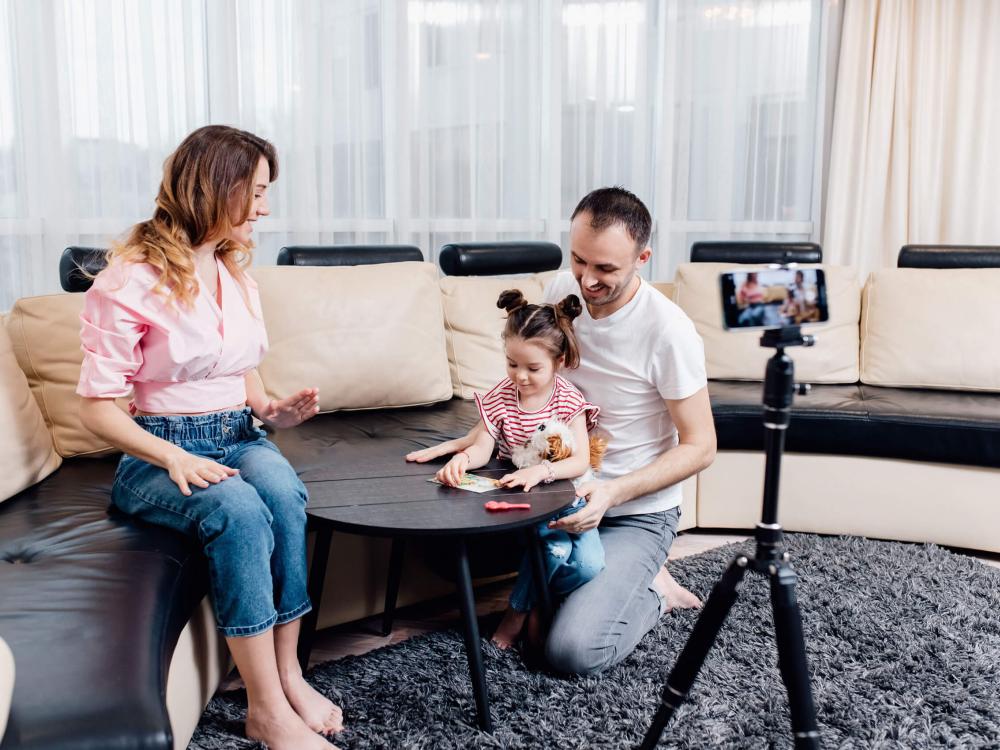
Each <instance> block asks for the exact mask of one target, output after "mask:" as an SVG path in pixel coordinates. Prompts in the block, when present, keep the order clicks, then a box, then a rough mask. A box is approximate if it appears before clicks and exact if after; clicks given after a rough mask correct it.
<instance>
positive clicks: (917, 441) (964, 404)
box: [708, 380, 1000, 467]
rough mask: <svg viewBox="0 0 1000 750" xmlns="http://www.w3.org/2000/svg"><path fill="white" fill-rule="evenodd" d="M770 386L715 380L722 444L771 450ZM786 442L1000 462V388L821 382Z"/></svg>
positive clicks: (812, 449) (797, 447) (858, 452)
mask: <svg viewBox="0 0 1000 750" xmlns="http://www.w3.org/2000/svg"><path fill="white" fill-rule="evenodd" d="M762 388H763V386H762V384H761V383H751V382H737V381H725V380H716V381H711V382H710V383H709V386H708V389H709V396H710V398H711V401H712V414H713V415H714V417H715V429H716V434H717V436H718V441H719V448H720V449H729V450H763V449H764V427H763V421H762V413H761V412H762V406H761V400H762V395H763V394H762ZM785 449H786V450H788V451H792V452H801V453H827V454H842V455H852V456H872V457H879V458H898V459H911V460H915V461H934V462H939V463H951V464H963V465H967V466H989V467H997V466H1000V394H994V393H970V392H965V391H961V392H960V391H944V390H932V389H918V388H886V387H882V386H871V385H863V384H860V383H858V384H850V385H817V386H814V387H813V388H812V390H811V392H810V393H809V394H808V395H805V396H798V395H797V396H795V399H794V401H793V404H792V419H791V423H790V424H789V426H788V433H787V435H786V437H785Z"/></svg>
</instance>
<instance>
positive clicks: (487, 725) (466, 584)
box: [456, 539, 493, 732]
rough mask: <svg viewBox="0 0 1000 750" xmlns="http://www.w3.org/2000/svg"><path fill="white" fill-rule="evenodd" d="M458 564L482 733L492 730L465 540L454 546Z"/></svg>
mask: <svg viewBox="0 0 1000 750" xmlns="http://www.w3.org/2000/svg"><path fill="white" fill-rule="evenodd" d="M456 548H457V554H456V558H457V562H458V601H459V605H460V606H461V609H462V621H463V624H464V625H465V653H466V655H467V656H468V658H469V674H470V676H471V678H472V694H473V696H474V697H475V699H476V714H477V716H478V718H479V728H480V729H482V730H483V731H484V732H492V731H493V720H492V719H491V718H490V698H489V694H488V693H487V691H486V671H485V669H484V667H483V650H482V646H481V645H480V644H479V624H478V622H477V621H476V600H475V598H474V597H473V594H472V575H471V574H470V572H469V553H468V550H467V549H466V546H465V539H459V540H458V543H457V545H456Z"/></svg>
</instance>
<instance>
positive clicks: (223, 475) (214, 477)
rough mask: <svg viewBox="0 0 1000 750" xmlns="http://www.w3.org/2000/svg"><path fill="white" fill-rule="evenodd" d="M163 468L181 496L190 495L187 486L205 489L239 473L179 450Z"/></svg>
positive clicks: (207, 459) (236, 470) (189, 488)
mask: <svg viewBox="0 0 1000 750" xmlns="http://www.w3.org/2000/svg"><path fill="white" fill-rule="evenodd" d="M164 468H165V469H166V470H167V472H168V473H169V474H170V479H171V480H173V482H174V484H176V485H177V486H178V487H179V488H180V491H181V494H182V495H190V494H191V487H190V486H189V485H192V484H193V485H195V486H196V487H201V488H202V489H205V488H206V487H208V485H209V483H211V484H218V483H219V482H221V481H223V480H224V479H227V478H229V477H234V476H236V475H237V474H239V473H240V470H239V469H233V468H231V467H229V466H223V465H222V464H219V463H216V462H215V461H213V460H212V459H210V458H204V457H202V456H196V455H195V454H193V453H188V452H187V451H186V450H182V449H180V448H178V449H177V452H176V453H174V454H172V455H171V457H170V458H169V459H167V463H166V466H164Z"/></svg>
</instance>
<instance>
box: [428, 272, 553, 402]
mask: <svg viewBox="0 0 1000 750" xmlns="http://www.w3.org/2000/svg"><path fill="white" fill-rule="evenodd" d="M555 273H556V272H555V271H547V272H545V273H537V274H532V275H530V276H445V277H444V278H442V279H441V283H440V287H441V301H442V303H443V305H444V322H445V331H446V335H447V341H448V365H449V367H450V369H451V385H452V389H453V391H454V393H455V395H456V396H459V397H460V398H472V396H473V394H474V393H475V392H476V391H478V392H479V393H485V392H486V391H488V390H490V388H492V387H493V386H495V385H496V384H497V383H498V382H499V381H500V379H501V378H503V376H504V374H505V373H506V369H505V368H506V365H505V364H504V355H503V341H502V340H501V337H500V336H501V334H502V333H503V327H504V321H505V320H506V318H507V314H506V313H505V312H504V311H503V310H501V309H499V308H498V307H497V298H498V297H499V296H500V292H502V291H504V290H505V289H520V290H521V291H522V292H523V293H524V296H525V297H526V298H527V300H528V301H529V302H533V303H535V302H541V301H542V292H544V291H545V285H546V284H547V283H548V282H549V280H550V279H552V278H553V277H554V276H555Z"/></svg>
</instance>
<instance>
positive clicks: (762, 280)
mask: <svg viewBox="0 0 1000 750" xmlns="http://www.w3.org/2000/svg"><path fill="white" fill-rule="evenodd" d="M719 278H720V282H721V284H722V315H723V318H722V319H723V324H724V325H725V327H726V328H784V327H786V326H801V325H808V324H810V323H825V322H826V321H827V319H828V317H829V312H828V310H827V304H826V277H825V275H824V274H823V271H822V269H819V268H755V269H748V270H745V271H729V272H727V273H723V274H721V275H720V277H719Z"/></svg>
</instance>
